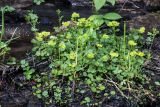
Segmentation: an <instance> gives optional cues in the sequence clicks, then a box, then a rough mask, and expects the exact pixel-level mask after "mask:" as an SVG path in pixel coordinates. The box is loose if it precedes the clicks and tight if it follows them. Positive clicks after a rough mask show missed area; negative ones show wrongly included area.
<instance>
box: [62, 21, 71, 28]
mask: <svg viewBox="0 0 160 107" xmlns="http://www.w3.org/2000/svg"><path fill="white" fill-rule="evenodd" d="M62 25H63V26H65V27H68V26H69V25H70V22H69V21H67V22H63V23H62Z"/></svg>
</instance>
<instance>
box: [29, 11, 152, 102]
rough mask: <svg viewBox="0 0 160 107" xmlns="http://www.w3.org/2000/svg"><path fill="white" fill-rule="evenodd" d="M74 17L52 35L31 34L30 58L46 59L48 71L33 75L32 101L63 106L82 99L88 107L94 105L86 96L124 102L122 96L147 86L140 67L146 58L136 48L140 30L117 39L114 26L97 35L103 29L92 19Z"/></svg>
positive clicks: (139, 39)
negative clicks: (121, 99)
mask: <svg viewBox="0 0 160 107" xmlns="http://www.w3.org/2000/svg"><path fill="white" fill-rule="evenodd" d="M79 17H80V15H79V14H78V13H73V14H72V18H71V21H67V22H63V23H62V27H60V28H58V29H59V30H57V29H56V31H60V32H56V33H50V32H45V31H44V32H40V33H36V37H35V38H34V39H33V40H32V42H33V44H34V48H33V54H35V56H36V58H37V60H44V59H47V60H48V61H49V69H48V70H47V71H45V72H42V73H35V74H33V75H32V79H33V80H34V81H35V85H34V86H33V90H34V95H36V96H37V97H38V98H42V99H43V100H45V101H46V102H47V103H52V102H54V101H55V102H56V103H58V104H63V103H64V104H67V103H69V102H73V101H76V98H77V97H74V98H75V99H73V96H74V95H75V94H80V95H82V96H83V95H86V96H85V97H82V99H81V100H82V102H81V104H84V103H87V104H89V103H91V102H92V100H93V99H92V98H91V96H90V95H89V94H87V92H92V93H93V94H94V95H95V96H97V97H98V96H99V95H101V97H98V98H99V99H101V98H103V96H105V97H106V96H108V97H109V96H112V95H115V94H116V93H115V92H117V93H120V94H121V95H122V96H123V97H125V98H128V96H127V95H125V93H123V91H129V92H130V93H134V94H135V93H136V94H137V93H138V94H139V93H140V94H141V92H140V91H135V90H138V87H139V86H142V84H143V82H144V81H147V78H146V76H145V75H144V74H143V73H142V72H141V67H142V65H143V63H144V61H145V60H146V59H147V58H148V56H149V53H148V52H143V51H141V50H140V47H141V46H139V44H140V43H141V41H142V40H143V36H142V34H143V33H144V32H145V28H144V27H142V28H140V29H136V30H134V32H132V33H129V34H128V35H126V33H124V35H123V36H116V34H117V32H118V27H119V23H118V22H117V21H110V22H108V23H107V26H108V29H105V30H100V27H101V26H102V23H101V21H99V20H98V19H96V18H95V16H91V17H89V18H87V19H86V18H79ZM124 32H126V30H125V31H124ZM135 35H136V37H135ZM135 80H136V81H138V83H136V81H135ZM136 85H137V86H136ZM109 87H115V91H114V90H112V91H111V92H108V91H109V90H108V89H109ZM142 87H143V86H142ZM142 89H143V88H142ZM107 90H108V91H107ZM100 93H103V94H100ZM97 101H98V100H97Z"/></svg>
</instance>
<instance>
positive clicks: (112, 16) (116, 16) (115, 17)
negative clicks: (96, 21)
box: [104, 12, 122, 20]
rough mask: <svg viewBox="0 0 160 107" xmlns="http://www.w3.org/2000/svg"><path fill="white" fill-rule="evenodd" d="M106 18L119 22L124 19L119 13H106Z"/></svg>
mask: <svg viewBox="0 0 160 107" xmlns="http://www.w3.org/2000/svg"><path fill="white" fill-rule="evenodd" d="M104 18H105V19H108V20H118V19H121V18H122V17H121V16H120V15H119V14H118V13H114V12H111V13H106V14H105V15H104Z"/></svg>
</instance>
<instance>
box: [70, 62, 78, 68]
mask: <svg viewBox="0 0 160 107" xmlns="http://www.w3.org/2000/svg"><path fill="white" fill-rule="evenodd" d="M69 66H70V67H72V68H75V67H76V66H77V64H76V63H72V64H69Z"/></svg>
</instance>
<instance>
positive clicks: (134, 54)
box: [129, 51, 137, 56]
mask: <svg viewBox="0 0 160 107" xmlns="http://www.w3.org/2000/svg"><path fill="white" fill-rule="evenodd" d="M129 54H130V55H131V56H136V55H137V52H136V51H131V52H130V53H129Z"/></svg>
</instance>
